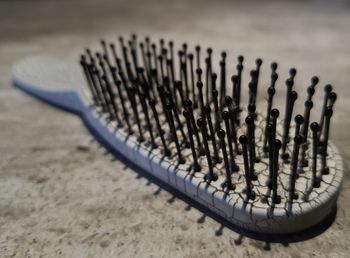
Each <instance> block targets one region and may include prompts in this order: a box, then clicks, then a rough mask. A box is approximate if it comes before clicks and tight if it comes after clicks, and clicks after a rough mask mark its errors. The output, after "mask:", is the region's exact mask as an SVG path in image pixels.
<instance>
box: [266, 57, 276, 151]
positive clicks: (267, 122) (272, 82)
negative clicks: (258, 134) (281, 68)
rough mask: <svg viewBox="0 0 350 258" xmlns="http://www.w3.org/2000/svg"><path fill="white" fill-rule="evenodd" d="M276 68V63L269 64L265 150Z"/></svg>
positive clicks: (274, 90)
mask: <svg viewBox="0 0 350 258" xmlns="http://www.w3.org/2000/svg"><path fill="white" fill-rule="evenodd" d="M276 69H277V63H272V64H271V70H272V73H271V84H270V87H269V88H268V89H267V95H268V98H267V111H266V117H265V135H264V143H263V151H264V152H267V151H268V148H267V130H266V129H267V126H268V125H269V123H270V115H271V108H272V105H273V97H274V95H275V93H276V89H275V84H276V81H277V79H278V75H277V73H276Z"/></svg>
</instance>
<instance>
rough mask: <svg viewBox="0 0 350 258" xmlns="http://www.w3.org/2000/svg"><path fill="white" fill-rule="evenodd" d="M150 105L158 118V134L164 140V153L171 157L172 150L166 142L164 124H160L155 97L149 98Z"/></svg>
mask: <svg viewBox="0 0 350 258" xmlns="http://www.w3.org/2000/svg"><path fill="white" fill-rule="evenodd" d="M148 103H149V105H150V107H151V109H152V113H153V118H154V119H155V120H156V125H157V130H158V135H159V137H160V139H161V141H162V145H163V148H164V155H165V156H166V157H169V156H170V155H171V151H170V150H169V148H168V146H167V144H166V142H165V138H164V133H163V130H162V126H161V124H160V121H159V117H158V112H157V109H156V101H155V100H154V99H150V100H149V102H148Z"/></svg>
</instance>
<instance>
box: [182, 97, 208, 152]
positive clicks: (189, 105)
mask: <svg viewBox="0 0 350 258" xmlns="http://www.w3.org/2000/svg"><path fill="white" fill-rule="evenodd" d="M184 107H185V108H186V110H188V112H189V113H190V120H191V124H192V128H193V133H194V135H195V137H196V140H197V149H198V155H199V156H203V155H205V151H204V149H203V146H202V142H201V140H200V137H199V133H198V128H197V124H196V121H195V118H194V115H193V107H192V101H191V100H189V99H186V100H185V103H184Z"/></svg>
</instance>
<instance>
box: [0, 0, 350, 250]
mask: <svg viewBox="0 0 350 258" xmlns="http://www.w3.org/2000/svg"><path fill="white" fill-rule="evenodd" d="M25 2H27V1H6V2H2V3H1V8H0V12H1V15H2V17H3V18H2V19H3V22H2V23H1V25H0V33H1V35H2V42H1V43H0V56H1V59H0V68H1V69H0V82H1V88H2V93H1V95H0V98H1V103H0V110H1V114H0V121H1V124H2V130H1V131H0V139H1V153H2V155H1V158H0V160H1V162H0V166H1V174H0V186H1V187H0V205H1V209H0V227H1V233H0V248H1V255H2V256H4V257H11V256H12V257H16V256H17V257H26V256H27V257H38V256H40V255H42V256H43V257H47V256H54V257H58V256H60V257H62V256H64V257H71V256H75V257H96V256H103V257H115V256H118V257H133V256H138V257H152V256H153V257H169V256H171V257H203V256H204V257H207V256H212V257H213V256H214V257H215V256H232V257H262V256H268V257H281V256H282V257H304V256H318V257H335V256H336V257H346V256H347V254H348V249H349V247H348V242H349V240H350V237H349V234H348V231H349V227H350V223H349V220H348V219H347V217H348V213H349V209H350V207H349V199H348V196H349V190H348V188H349V183H348V179H347V177H346V180H345V182H344V187H343V190H342V192H341V194H340V198H339V205H338V212H337V217H336V219H335V221H334V223H333V224H332V226H331V227H330V228H329V229H328V230H327V231H326V232H324V233H322V234H320V235H318V236H317V237H314V238H312V239H309V240H305V241H301V242H297V243H290V244H288V245H286V244H285V245H282V244H280V243H271V244H269V243H265V242H264V241H259V240H254V239H251V238H248V237H240V234H239V232H234V231H232V230H230V229H227V228H224V229H223V230H222V234H220V233H221V230H220V228H221V226H220V224H219V223H217V222H216V221H214V220H212V219H211V218H209V217H207V216H205V215H203V214H202V213H201V212H200V211H199V210H197V209H195V208H191V207H188V205H187V204H186V203H185V202H183V201H182V200H179V199H176V198H173V197H172V196H171V195H170V194H169V193H167V192H166V191H164V190H162V189H159V188H158V186H156V185H154V184H153V183H152V182H148V180H147V179H145V178H140V177H139V176H138V174H137V173H135V172H134V171H133V170H132V169H130V168H127V167H125V165H124V164H123V163H121V162H119V161H116V160H115V158H113V157H111V156H110V155H108V154H106V155H105V150H104V149H101V148H99V146H98V144H96V143H95V142H94V141H93V140H92V138H91V136H90V134H89V133H88V132H87V131H86V129H85V128H84V126H83V125H82V124H81V122H80V121H79V119H77V118H76V117H74V116H71V115H69V114H66V113H64V112H61V111H58V110H56V109H53V108H51V107H48V106H46V105H44V104H42V103H39V102H36V101H35V100H33V99H31V98H29V97H27V96H25V95H23V94H22V93H20V92H18V91H15V90H14V89H12V87H11V86H10V83H9V71H10V67H11V65H12V64H13V63H14V62H15V61H17V60H19V59H20V58H22V57H24V56H26V55H33V54H35V55H36V54H40V53H44V54H48V55H53V56H57V57H61V58H63V59H66V60H69V61H70V60H75V59H76V57H77V56H78V54H79V51H81V49H82V47H84V46H86V45H91V44H93V43H94V42H96V39H97V38H99V37H100V36H107V37H112V35H117V34H123V33H129V32H130V31H136V32H139V33H141V34H142V33H144V34H148V35H152V36H153V37H160V36H164V37H166V38H173V39H176V42H178V43H181V42H182V41H183V40H187V42H188V43H189V44H195V43H197V42H201V43H202V44H203V45H205V46H209V45H210V46H212V47H213V48H214V49H218V50H221V49H227V50H228V53H229V56H231V55H232V56H235V55H236V54H238V53H243V54H244V55H245V56H246V58H247V60H250V63H251V66H253V64H254V59H255V57H257V56H260V57H262V58H263V60H264V61H265V62H266V63H270V62H271V61H275V60H276V61H278V62H279V63H280V71H281V75H282V74H284V75H283V77H286V76H287V71H288V68H289V66H291V65H293V66H295V67H296V68H298V71H299V73H298V76H297V85H296V87H297V89H298V90H302V89H303V88H305V87H306V85H307V84H308V83H309V78H310V77H311V76H312V75H314V74H317V75H320V77H321V85H322V84H325V83H328V82H331V83H332V84H334V86H335V87H336V91H337V92H338V94H339V96H340V98H339V102H338V103H337V105H336V108H335V114H334V117H333V118H334V124H333V126H332V128H331V134H332V136H331V139H332V141H333V142H334V143H335V144H336V146H337V147H338V148H339V150H340V152H341V154H342V155H343V157H344V161H345V165H346V167H348V160H349V155H350V151H349V150H350V149H349V147H350V139H349V136H348V132H347V130H346V128H347V127H348V125H349V120H348V111H349V104H348V103H347V101H346V99H347V97H349V94H350V92H349V90H348V84H349V78H348V76H347V73H348V70H349V68H350V66H349V54H350V53H349V48H348V45H349V41H350V40H349V36H348V33H347V31H348V28H347V27H348V26H347V24H349V19H350V18H349V17H350V16H349V7H348V5H347V4H341V2H340V1H337V5H332V6H327V4H326V3H323V2H322V1H316V2H312V3H310V4H305V3H301V2H297V3H281V2H279V3H271V2H267V3H266V2H265V3H264V4H262V3H258V4H257V5H256V3H254V2H252V3H250V4H238V3H230V2H222V3H218V2H215V3H210V2H206V3H202V4H199V2H196V1H195V2H191V3H188V2H181V1H180V2H177V3H176V4H175V3H167V4H166V3H163V2H162V3H158V2H154V1H151V2H149V3H147V6H145V3H143V2H142V3H141V2H140V3H139V2H130V1H125V2H120V3H116V2H114V1H113V2H112V1H109V2H105V1H103V2H93V1H84V3H81V2H80V1H77V0H76V1H60V2H59V3H58V2H57V3H56V2H55V3H54V2H51V1H45V2H44V1H32V2H31V4H32V5H31V6H30V5H28V4H27V3H25ZM197 5H200V6H199V7H197ZM77 10H79V12H78V11H77ZM63 14H64V16H65V19H64V20H62V17H63ZM87 16H88V17H89V19H84V17H87ZM98 17H99V18H98ZM14 20H15V21H16V22H14ZM18 24H20V26H19V25H18ZM248 62H249V61H248ZM265 67H266V68H264V69H265V70H263V73H264V74H265V72H266V71H267V69H268V66H265ZM265 79H266V77H265ZM262 81H264V79H263V78H262ZM265 82H267V80H265ZM281 82H282V81H280V82H279V83H280V84H278V86H277V87H279V88H280V89H283V90H281V92H280V93H277V102H278V103H279V104H281V107H283V102H284V98H283V92H284V86H283V84H282V83H281ZM261 89H262V88H261ZM320 96H322V90H319V91H318V97H320ZM259 103H260V102H259ZM262 103H263V102H261V105H263V104H262ZM320 105H321V102H320V103H317V104H316V106H318V107H319V106H320ZM299 106H300V109H299V110H301V106H302V105H299ZM38 114H40V115H39V116H38ZM312 119H318V118H312ZM216 233H219V234H216ZM286 242H288V241H286ZM159 243H161V245H160V244H159Z"/></svg>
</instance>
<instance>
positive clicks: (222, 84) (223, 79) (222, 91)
mask: <svg viewBox="0 0 350 258" xmlns="http://www.w3.org/2000/svg"><path fill="white" fill-rule="evenodd" d="M221 59H222V60H221V62H220V111H221V112H222V111H223V109H224V106H225V96H226V52H222V53H221Z"/></svg>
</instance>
